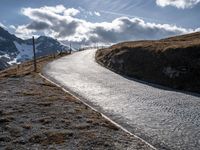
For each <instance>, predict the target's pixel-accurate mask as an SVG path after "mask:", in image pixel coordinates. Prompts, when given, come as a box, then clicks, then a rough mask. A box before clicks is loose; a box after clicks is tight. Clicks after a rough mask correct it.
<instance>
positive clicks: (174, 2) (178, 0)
mask: <svg viewBox="0 0 200 150" xmlns="http://www.w3.org/2000/svg"><path fill="white" fill-rule="evenodd" d="M199 2H200V0H156V4H157V5H159V6H161V7H165V6H174V7H177V8H182V9H184V8H191V7H193V6H195V5H196V4H198V3H199Z"/></svg>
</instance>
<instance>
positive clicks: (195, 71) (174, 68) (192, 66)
mask: <svg viewBox="0 0 200 150" xmlns="http://www.w3.org/2000/svg"><path fill="white" fill-rule="evenodd" d="M96 60H97V61H98V62H99V63H101V64H103V65H105V66H106V67H108V68H110V69H112V70H114V71H116V72H118V73H120V74H123V75H127V76H131V77H134V78H137V79H141V80H145V81H148V82H152V83H157V84H162V85H165V86H169V87H173V88H177V89H182V90H188V91H195V92H198V93H199V92H200V33H199V32H198V33H193V34H188V35H182V36H176V37H171V38H167V39H162V40H158V41H134V42H124V43H119V44H116V45H114V46H111V47H109V48H106V49H101V50H98V51H97V53H96ZM167 68H169V70H170V71H171V72H172V73H169V74H167V73H166V71H165V70H166V69H167Z"/></svg>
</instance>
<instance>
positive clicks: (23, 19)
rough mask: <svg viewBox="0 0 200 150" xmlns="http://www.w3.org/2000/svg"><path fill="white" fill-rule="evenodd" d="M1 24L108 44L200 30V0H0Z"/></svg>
mask: <svg viewBox="0 0 200 150" xmlns="http://www.w3.org/2000/svg"><path fill="white" fill-rule="evenodd" d="M0 10H1V15H0V26H2V27H4V28H5V29H6V30H8V31H9V32H11V33H12V34H15V35H16V36H18V37H20V38H23V39H27V38H30V37H31V36H32V35H34V36H40V35H46V36H50V37H53V38H56V39H58V40H59V41H62V42H64V43H69V42H70V43H71V42H72V43H80V44H83V43H84V44H93V43H101V44H109V43H117V42H122V41H130V40H145V39H151V40H152V39H161V38H165V37H169V36H173V35H180V34H186V33H191V32H197V31H200V22H199V20H200V0H1V4H0Z"/></svg>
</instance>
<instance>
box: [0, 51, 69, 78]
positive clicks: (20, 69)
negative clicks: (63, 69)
mask: <svg viewBox="0 0 200 150" xmlns="http://www.w3.org/2000/svg"><path fill="white" fill-rule="evenodd" d="M64 55H67V53H63V54H62V55H56V56H54V55H49V56H44V57H40V58H38V59H37V73H39V72H41V69H42V67H43V66H44V65H45V64H46V63H48V62H50V61H52V60H54V59H58V58H60V57H62V56H64ZM33 70H34V66H33V61H32V60H31V61H27V62H24V63H22V64H19V65H14V66H11V67H10V68H8V69H5V70H3V71H0V79H1V78H7V77H19V76H25V75H28V74H31V73H33Z"/></svg>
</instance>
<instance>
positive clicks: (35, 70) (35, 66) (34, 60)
mask: <svg viewBox="0 0 200 150" xmlns="http://www.w3.org/2000/svg"><path fill="white" fill-rule="evenodd" d="M33 63H34V72H37V64H36V54H35V38H34V36H33Z"/></svg>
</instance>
